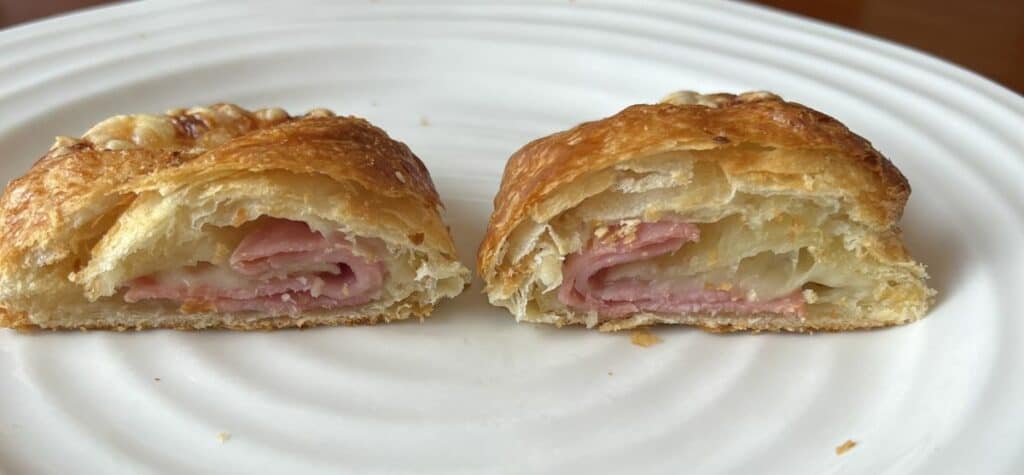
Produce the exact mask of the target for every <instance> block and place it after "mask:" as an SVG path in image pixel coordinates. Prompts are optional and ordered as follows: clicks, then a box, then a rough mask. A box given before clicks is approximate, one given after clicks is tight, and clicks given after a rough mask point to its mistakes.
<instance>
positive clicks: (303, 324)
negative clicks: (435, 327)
mask: <svg viewBox="0 0 1024 475" xmlns="http://www.w3.org/2000/svg"><path fill="white" fill-rule="evenodd" d="M433 309H434V306H433V305H426V306H422V307H419V308H415V309H410V310H407V311H404V312H399V311H395V312H392V313H391V314H388V315H375V316H371V317H361V316H360V317H343V316H325V317H317V318H313V319H302V318H293V317H271V318H263V319H259V320H248V321H236V320H217V321H212V322H207V321H206V320H197V319H195V318H192V317H191V316H190V315H185V314H183V315H182V316H181V318H179V319H175V320H170V321H164V322H159V323H155V322H152V321H140V322H136V323H131V324H129V323H124V324H103V323H98V322H90V323H87V324H76V325H62V326H53V327H50V326H47V327H43V326H40V325H38V324H36V323H33V322H32V321H31V320H29V318H28V315H27V314H25V313H24V312H12V311H9V310H7V309H5V308H0V327H6V328H12V329H15V330H18V331H23V332H33V331H40V330H51V331H74V330H108V331H119V332H121V331H131V330H153V329H167V330H183V331H193V330H214V329H222V330H241V331H267V330H279V329H285V328H297V329H306V328H315V327H328V326H357V325H376V324H378V323H390V322H397V321H401V320H407V319H410V318H418V319H419V320H420V321H422V320H423V319H425V318H427V317H428V316H429V315H430V313H431V312H432V311H433Z"/></svg>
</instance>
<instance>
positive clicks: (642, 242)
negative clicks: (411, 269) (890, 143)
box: [477, 92, 934, 331]
mask: <svg viewBox="0 0 1024 475" xmlns="http://www.w3.org/2000/svg"><path fill="white" fill-rule="evenodd" d="M909 194H910V187H909V186H908V184H907V181H906V179H905V178H904V177H903V175H902V174H901V173H900V172H899V171H898V170H897V169H896V167H895V166H893V164H892V163H890V162H889V161H888V160H887V159H886V158H885V157H883V156H882V155H881V154H879V153H878V151H876V150H875V149H874V148H872V146H871V144H870V143H868V142H867V141H866V140H864V139H862V138H861V137H859V136H857V135H855V134H853V133H852V132H850V131H849V130H848V129H847V128H846V127H844V126H843V125H842V124H840V123H839V122H838V121H836V120H835V119H833V118H831V117H828V116H826V115H824V114H822V113H819V112H816V111H814V110H811V109H809V108H807V107H804V106H801V105H799V104H795V103H791V102H785V101H783V100H782V99H780V98H779V97H777V96H775V95H773V94H770V93H764V92H755V93H746V94H741V95H738V96H736V95H731V94H714V95H700V94H696V93H693V92H681V93H676V94H673V95H671V96H669V97H668V98H666V99H665V100H664V101H663V102H662V103H660V104H654V105H635V106H631V107H629V108H627V109H625V110H623V111H622V112H620V113H618V114H616V115H614V116H612V117H608V118H606V119H603V120H599V121H595V122H589V123H585V124H581V125H579V126H577V127H575V128H573V129H570V130H568V131H564V132H560V133H556V134H554V135H551V136H548V137H544V138H541V139H538V140H535V141H533V142H531V143H530V144H528V145H526V146H525V147H523V148H522V149H520V150H519V151H518V152H516V153H515V154H514V155H513V156H512V158H511V159H510V160H509V162H508V165H507V166H506V169H505V174H504V177H503V179H502V183H501V189H500V191H499V192H498V195H497V197H496V198H495V210H494V213H493V215H492V216H491V220H490V224H489V227H488V229H487V234H486V235H485V237H484V242H483V243H482V245H481V247H480V251H479V255H478V262H477V264H478V269H479V272H480V275H481V276H482V277H483V278H484V280H485V282H486V290H485V291H486V293H487V296H488V298H489V299H490V301H491V303H492V304H494V305H499V306H503V307H506V308H508V309H509V310H510V311H511V312H512V313H513V314H515V316H516V318H517V319H519V320H523V321H531V322H544V323H553V324H556V325H564V324H586V325H587V326H589V327H594V326H596V327H598V328H600V329H602V330H619V329H625V328H632V327H636V326H642V325H649V324H654V323H679V324H690V325H698V326H700V327H703V328H705V329H708V330H712V331H731V330H791V331H811V330H849V329H857V328H869V327H880V326H887V325H895V324H901V323H907V322H911V321H914V320H917V319H919V318H921V317H922V316H924V314H925V312H926V311H927V309H928V306H929V303H930V300H931V296H932V295H933V294H934V291H932V290H931V289H929V288H928V287H927V285H926V284H925V278H926V274H925V269H924V267H923V266H922V265H921V264H919V263H917V262H915V261H914V260H912V259H911V257H910V256H909V254H908V253H907V251H906V249H905V248H904V245H903V242H902V238H901V234H900V230H899V228H898V227H897V222H898V220H899V218H900V216H901V214H902V212H903V207H904V205H905V204H906V200H907V198H908V196H909Z"/></svg>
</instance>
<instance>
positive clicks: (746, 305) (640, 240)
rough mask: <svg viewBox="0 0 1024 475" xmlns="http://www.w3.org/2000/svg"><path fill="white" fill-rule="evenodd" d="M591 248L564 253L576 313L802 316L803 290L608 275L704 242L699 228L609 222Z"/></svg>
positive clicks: (564, 290)
mask: <svg viewBox="0 0 1024 475" xmlns="http://www.w3.org/2000/svg"><path fill="white" fill-rule="evenodd" d="M606 231H607V232H605V233H603V234H602V235H601V236H595V237H594V238H593V239H591V240H590V242H589V243H588V244H587V246H586V247H585V248H584V249H583V250H581V251H580V252H577V253H575V254H572V255H570V256H568V257H566V259H565V262H564V263H563V265H562V279H563V280H562V285H561V287H560V288H559V289H558V299H559V300H560V301H561V302H562V303H563V304H565V305H567V306H569V307H571V308H573V309H575V310H578V311H596V312H597V314H598V315H599V316H600V317H602V318H622V317H625V316H628V315H631V314H635V313H638V312H653V313H665V314H684V313H712V314H714V313H720V312H729V313H738V314H754V313H775V314H793V315H803V313H804V299H803V296H802V295H801V294H800V291H799V290H796V291H794V292H793V293H791V294H788V295H785V296H782V297H777V298H774V299H770V300H763V301H758V300H757V299H756V298H754V299H748V298H747V297H748V296H747V294H746V291H745V290H744V289H741V288H738V287H731V288H730V289H729V290H720V289H713V288H711V289H708V288H704V286H703V285H701V286H699V287H695V288H693V287H687V286H682V285H678V284H673V283H669V282H657V281H653V282H652V281H647V280H640V279H636V278H620V279H615V280H609V279H607V278H606V275H607V274H608V272H607V271H608V270H609V269H612V268H614V267H616V266H619V265H622V264H627V263H631V262H637V261H642V260H646V259H650V258H654V257H657V256H662V255H665V254H670V253H673V252H675V251H677V250H679V248H681V247H682V246H683V245H684V244H686V243H688V242H696V241H698V240H700V229H698V228H697V226H694V225H693V224H689V223H683V222H678V221H672V220H664V221H657V222H651V223H639V224H636V225H635V226H631V227H624V226H622V225H614V226H609V227H608V228H607V229H606Z"/></svg>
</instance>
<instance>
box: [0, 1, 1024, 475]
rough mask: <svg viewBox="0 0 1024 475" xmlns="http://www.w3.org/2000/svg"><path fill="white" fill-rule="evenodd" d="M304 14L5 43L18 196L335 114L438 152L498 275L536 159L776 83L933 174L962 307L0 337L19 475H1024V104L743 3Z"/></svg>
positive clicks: (63, 33) (130, 23)
mask: <svg viewBox="0 0 1024 475" xmlns="http://www.w3.org/2000/svg"><path fill="white" fill-rule="evenodd" d="M291 3H293V2H274V4H278V5H277V6H272V5H271V4H270V3H269V2H267V4H265V5H264V4H261V6H253V5H250V4H249V3H242V2H238V3H231V2H211V3H196V4H190V3H187V2H166V3H142V4H130V5H124V6H117V7H114V8H107V9H99V10H94V11H89V12H86V13H82V14H76V15H72V16H67V17H63V18H59V19H56V20H52V21H46V22H43V23H37V24H31V25H28V26H24V27H20V28H16V29H13V30H9V31H4V32H0V71H3V74H2V75H0V143H2V144H3V160H0V178H2V179H3V180H4V181H6V180H9V179H12V178H14V177H16V176H18V175H20V174H22V173H23V172H24V171H25V170H27V168H28V167H29V166H30V165H31V163H32V162H33V161H34V160H35V158H36V157H38V156H39V155H41V154H42V152H43V151H44V150H46V148H47V147H48V146H49V144H50V143H51V140H52V138H53V136H54V135H57V134H65V135H74V134H78V133H81V132H82V131H84V130H85V129H86V128H87V127H88V126H90V125H91V124H93V123H94V122H96V121H98V120H100V119H102V118H105V117H107V116H109V115H113V114H116V113H125V112H143V111H148V112H158V111H163V110H165V109H168V108H171V107H175V106H184V105H194V104H206V103H210V102H215V101H231V102H236V103H239V104H242V105H244V106H247V107H259V106H269V105H280V106H283V107H285V108H287V109H288V110H290V111H292V112H302V111H305V110H307V109H310V108H314V107H319V106H323V107H330V108H332V109H334V110H335V111H339V112H341V113H346V114H356V115H361V116H364V117H367V118H368V119H369V120H371V121H372V122H374V123H376V124H378V125H380V126H381V127H383V128H384V129H385V130H387V131H388V132H389V133H391V135H392V136H394V137H396V138H398V139H399V140H403V141H405V142H407V143H408V144H409V145H410V146H411V147H412V149H413V150H414V151H415V152H416V153H417V154H418V155H419V156H420V157H422V158H423V160H424V161H425V162H426V163H427V165H428V166H429V167H430V169H431V172H432V173H433V175H434V178H435V181H436V184H437V187H438V189H439V191H440V193H441V195H442V198H443V199H444V201H445V202H446V203H447V205H448V208H449V211H448V220H449V222H450V224H451V226H452V229H453V231H454V233H455V238H456V241H457V245H458V248H459V251H460V252H461V258H462V259H463V260H464V261H465V262H467V263H470V262H472V261H473V260H474V257H475V256H474V253H475V250H476V245H477V243H478V242H479V240H480V238H481V236H482V234H483V228H484V226H485V223H486V220H487V217H488V214H489V212H490V200H491V198H492V196H493V194H494V192H495V191H496V189H497V185H498V180H499V177H500V173H501V170H502V167H503V164H504V161H505V158H506V157H508V155H509V154H510V153H511V152H513V151H514V150H515V149H516V148H518V147H519V146H520V145H522V144H524V143H526V142H527V141H529V140H531V139H533V138H536V137H539V136H542V135H546V134H548V133H550V132H553V131H556V130H560V129H563V128H566V127H568V126H571V125H573V124H575V123H577V122H580V121H583V120H589V119H595V118H599V117H604V116H607V115H610V114H612V113H614V112H616V111H618V110H619V109H621V108H623V107H625V106H626V105H629V104H633V103H637V102H651V101H656V100H657V99H658V98H660V97H661V96H662V95H663V94H664V93H667V92H670V91H672V90H676V89H695V90H701V91H708V92H711V91H743V90H750V89H767V90H772V91H775V92H777V93H779V94H781V95H782V96H783V97H786V98H788V99H791V100H796V101H798V102H802V103H804V104H807V105H809V106H811V107H814V108H817V109H820V110H823V111H826V112H827V113H829V114H831V115H834V116H835V117H837V118H839V119H840V120H842V121H843V122H845V123H846V124H847V125H848V126H849V127H850V128H851V129H853V130H854V131H856V132H858V133H859V134H861V135H863V136H865V137H868V138H869V139H870V140H872V142H873V143H874V144H875V145H876V147H877V148H879V149H880V150H881V151H882V152H883V153H885V154H886V155H887V156H889V157H890V158H891V159H892V160H893V161H894V162H895V163H896V164H897V165H898V166H899V167H900V168H901V169H902V170H903V172H904V173H905V174H906V175H907V177H908V178H909V180H910V182H911V184H912V186H913V188H914V193H913V196H912V197H911V200H910V204H909V206H908V208H907V210H906V215H905V217H904V220H903V227H904V229H905V233H906V238H907V241H908V245H909V247H910V249H911V251H912V252H913V254H914V255H915V257H917V258H919V259H920V260H922V261H923V262H925V263H926V264H928V266H929V270H930V272H931V274H932V281H931V283H932V285H933V286H934V287H936V288H937V289H938V290H939V292H940V295H939V299H938V303H937V305H936V307H935V309H934V310H933V311H932V313H931V316H930V317H929V318H928V319H926V320H925V321H923V322H920V323H917V324H913V325H909V326H905V327H900V328H894V329H890V330H884V331H873V332H863V333H850V334H819V335H814V336H806V335H731V336H716V335H710V334H706V333H702V332H700V331H696V330H691V329H684V328H660V329H658V330H657V333H658V334H659V335H660V336H661V337H662V338H663V339H664V343H662V344H660V345H657V346H654V347H651V348H646V349H644V348H640V347H637V346H633V345H631V344H630V342H629V338H628V335H621V334H620V335H604V334H598V333H596V332H589V331H583V330H580V329H562V330H556V329H554V328H549V327H544V326H534V325H527V324H515V323H514V322H513V321H512V319H511V318H510V317H509V316H508V315H507V314H506V313H505V312H504V311H502V310H499V309H495V308H491V307H489V306H488V305H487V303H486V301H485V299H484V298H483V296H482V295H481V294H480V283H479V282H477V283H476V284H475V285H474V286H473V288H471V289H470V290H468V291H467V292H466V293H465V294H464V295H462V296H461V297H460V298H458V299H457V300H455V301H452V302H449V303H446V304H444V305H443V306H442V307H440V308H439V310H438V311H437V312H436V313H435V315H434V317H433V318H431V319H429V320H427V321H426V322H425V323H422V324H418V323H403V324H395V325H388V326H378V327H365V328H329V329H317V330H311V331H283V332H277V333H253V334H242V333H230V332H202V333H180V332H174V331H153V332H147V333H140V334H114V333H62V334H51V333H40V334H34V335H20V334H17V333H14V332H10V331H0V388H2V389H0V470H2V471H4V472H6V473H28V472H43V473H47V472H49V473H62V472H63V473H69V472H77V473H95V472H126V473H149V472H169V473H195V472H214V471H216V472H243V473H285V472H287V473H295V471H296V470H301V471H304V472H318V473H340V472H344V473H362V474H373V473H428V474H429V473H444V474H457V473H522V472H528V473H559V474H562V473H608V472H610V473H680V472H684V471H685V472H694V473H812V474H818V473H909V472H917V473H1011V472H1016V473H1022V471H1024V404H1022V403H1021V401H1022V399H1024V350H1022V348H1024V345H1022V343H1021V342H1022V341H1024V319H1022V318H1021V315H1020V310H1019V307H1018V306H1017V304H1015V303H1014V302H1015V301H1016V298H1017V297H1018V296H1020V295H1021V294H1022V293H1024V245H1022V244H1024V185H1022V183H1024V160H1022V158H1021V157H1022V156H1024V134H1021V130H1024V100H1022V99H1021V98H1020V97H1019V96H1017V95H1015V94H1013V93H1011V92H1009V91H1007V90H1005V89H1002V88H1000V87H998V86H996V85H994V84H992V83H990V82H988V81H986V80H984V79H981V78H979V77H978V76H975V75H973V74H971V73H969V72H966V71H964V70H961V69H958V68H956V67H953V66H950V65H948V64H945V63H942V62H941V61H938V60H935V59H932V58H930V57H927V56H924V55H922V54H919V53H915V52H912V51H909V50H906V49H902V48H898V47H895V46H892V45H890V44H887V43H883V42H880V41H877V40H872V39H869V38H865V37H862V36H858V35H855V34H852V33H848V32H844V31H840V30H837V29H834V28H831V27H827V26H824V25H820V24H816V23H812V22H809V21H805V20H800V19H795V18H791V17H788V16H784V15H781V14H778V13H775V12H771V11H767V10H762V9H758V8H754V7H750V6H747V5H741V4H732V3H724V2H697V3H679V2H642V4H640V5H630V6H626V5H625V4H624V3H623V4H620V3H613V2H605V1H597V0H578V1H576V2H533V3H531V2H518V3H515V4H512V3H509V2H502V3H501V4H494V5H489V6H483V5H479V4H469V3H462V2H432V3H436V4H435V5H432V6H430V7H427V6H424V5H423V4H422V3H421V2H416V1H407V2H403V1H397V0H383V1H379V2H354V3H341V2H326V1H323V2H311V3H308V4H306V5H304V6H295V5H290V4H291ZM637 3H641V2H637ZM221 432H226V433H229V434H230V439H229V440H227V441H226V442H224V443H221V442H220V441H219V440H218V434H219V433H221ZM847 439H852V440H854V441H856V442H857V446H856V447H855V448H853V449H852V450H851V451H849V452H848V453H846V454H845V455H842V456H837V455H836V453H835V448H836V447H837V446H838V445H840V444H842V443H843V442H844V441H846V440H847Z"/></svg>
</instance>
